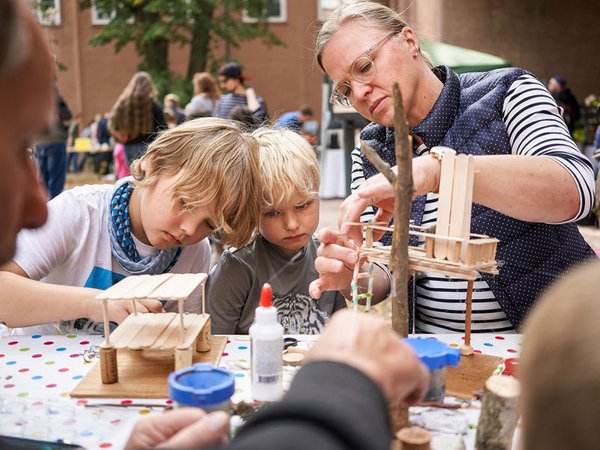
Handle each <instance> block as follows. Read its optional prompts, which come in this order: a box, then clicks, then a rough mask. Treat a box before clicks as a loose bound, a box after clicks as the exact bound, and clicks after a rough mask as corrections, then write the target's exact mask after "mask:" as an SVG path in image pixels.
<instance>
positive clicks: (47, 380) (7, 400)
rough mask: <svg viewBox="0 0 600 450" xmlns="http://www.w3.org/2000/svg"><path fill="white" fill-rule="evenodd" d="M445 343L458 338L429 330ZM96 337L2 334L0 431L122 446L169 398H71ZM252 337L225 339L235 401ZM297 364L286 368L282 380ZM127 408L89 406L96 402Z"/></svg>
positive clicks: (514, 345)
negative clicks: (140, 422) (137, 424)
mask: <svg viewBox="0 0 600 450" xmlns="http://www.w3.org/2000/svg"><path fill="white" fill-rule="evenodd" d="M295 337H296V338H298V339H299V346H300V347H301V348H310V346H311V345H312V342H313V341H314V340H315V338H316V337H314V336H295ZM434 337H436V338H438V339H439V340H441V341H443V342H445V343H447V344H449V345H451V346H458V345H460V344H461V342H462V341H461V339H462V335H460V334H451V335H450V334H448V335H434ZM521 338H522V336H521V335H508V334H507V335H494V334H473V335H472V338H471V340H472V346H473V348H474V350H475V352H482V353H485V354H490V355H494V356H500V357H503V358H508V357H515V356H518V354H519V351H520V345H521ZM101 342H102V336H91V335H68V336H41V335H33V336H8V337H4V338H2V339H0V383H1V384H0V385H1V386H2V395H1V396H0V433H3V434H16V435H22V436H25V437H33V438H38V439H51V440H52V439H57V438H63V439H67V440H71V441H73V442H76V443H79V444H81V445H83V446H85V447H86V448H92V449H107V448H115V449H116V448H122V447H123V445H124V444H125V442H126V439H127V436H128V435H129V433H130V431H131V428H132V427H133V425H134V423H135V422H136V420H137V419H139V418H140V417H141V416H145V415H148V414H156V413H159V412H161V411H162V408H161V407H135V405H136V404H140V403H143V404H153V405H159V406H163V405H168V404H170V401H169V400H168V399H160V400H144V399H109V400H102V399H93V400H92V399H90V400H87V399H71V398H69V392H71V391H72V390H73V389H74V388H75V386H76V385H77V383H78V382H79V380H81V379H82V378H83V377H84V376H85V375H86V373H87V372H88V371H89V370H90V368H91V367H92V364H94V363H95V362H96V359H94V358H93V359H92V361H91V362H87V361H86V360H85V358H84V354H85V353H86V351H89V350H90V348H91V347H92V346H94V345H99V344H100V343H101ZM249 361H250V341H249V339H248V336H228V341H227V346H226V347H225V351H224V352H223V356H222V359H221V363H220V367H223V368H226V369H229V370H231V371H232V372H233V373H234V376H235V380H236V389H235V394H234V396H233V401H234V402H239V401H242V400H243V401H250V400H251V393H250V371H249ZM295 370H296V369H293V368H286V369H285V370H284V377H283V379H284V385H286V384H289V382H290V381H291V379H292V378H293V374H294V373H295ZM106 402H108V403H111V404H122V405H129V407H128V408H117V407H115V408H112V407H103V408H90V407H85V405H86V404H87V405H90V404H98V403H106ZM461 411H464V414H465V417H466V419H467V421H468V423H469V428H470V429H469V431H468V433H467V437H466V441H467V443H468V444H470V445H469V446H468V448H472V443H473V442H474V434H475V431H474V429H473V427H472V425H476V423H477V418H478V410H476V409H465V410H461Z"/></svg>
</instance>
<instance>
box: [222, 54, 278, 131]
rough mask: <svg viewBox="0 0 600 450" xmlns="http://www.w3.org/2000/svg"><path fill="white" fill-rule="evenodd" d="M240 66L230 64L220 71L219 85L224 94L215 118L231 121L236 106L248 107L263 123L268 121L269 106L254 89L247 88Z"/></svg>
mask: <svg viewBox="0 0 600 450" xmlns="http://www.w3.org/2000/svg"><path fill="white" fill-rule="evenodd" d="M246 79H247V78H246V77H244V76H243V75H242V68H241V66H240V65H239V64H237V63H234V62H230V63H227V64H224V65H223V66H222V67H221V69H220V70H219V85H220V86H221V89H222V90H223V92H224V94H223V95H221V97H220V98H219V101H218V102H217V107H216V109H215V116H216V117H220V118H222V119H229V115H230V113H231V110H232V109H233V108H235V107H236V106H243V107H247V108H248V109H249V110H250V111H251V112H252V114H254V115H255V116H256V117H257V118H258V119H259V120H260V121H261V122H263V121H266V120H267V105H266V103H265V101H264V100H263V99H262V98H261V97H259V96H257V95H256V93H255V92H254V89H252V88H246V87H245V86H244V84H243V83H244V80H246Z"/></svg>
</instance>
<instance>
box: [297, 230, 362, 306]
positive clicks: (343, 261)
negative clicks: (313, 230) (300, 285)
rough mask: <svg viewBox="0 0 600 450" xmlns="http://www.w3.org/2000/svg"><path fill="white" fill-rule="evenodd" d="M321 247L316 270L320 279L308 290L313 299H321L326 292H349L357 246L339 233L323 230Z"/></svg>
mask: <svg viewBox="0 0 600 450" xmlns="http://www.w3.org/2000/svg"><path fill="white" fill-rule="evenodd" d="M318 239H319V242H320V243H321V245H320V246H319V249H318V250H317V258H316V259H315V268H316V269H317V272H319V278H318V279H317V280H315V281H313V282H312V283H310V286H309V288H308V292H309V294H310V296H311V297H312V298H316V299H318V298H321V294H322V293H323V292H324V291H342V292H346V291H348V288H349V286H350V282H351V281H352V272H353V270H354V264H355V263H356V261H357V258H358V253H357V252H356V251H355V248H356V245H354V243H353V242H352V241H350V240H349V239H348V238H346V237H345V236H343V235H342V234H340V233H339V232H337V231H334V230H331V229H329V228H323V229H322V230H321V231H319V233H318Z"/></svg>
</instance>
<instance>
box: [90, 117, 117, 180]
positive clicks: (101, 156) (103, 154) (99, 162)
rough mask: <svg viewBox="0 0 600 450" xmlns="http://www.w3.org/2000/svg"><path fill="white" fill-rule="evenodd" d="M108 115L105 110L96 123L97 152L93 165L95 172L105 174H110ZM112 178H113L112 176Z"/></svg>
mask: <svg viewBox="0 0 600 450" xmlns="http://www.w3.org/2000/svg"><path fill="white" fill-rule="evenodd" d="M109 117H110V113H109V112H105V113H104V114H103V115H102V116H100V118H99V119H98V122H97V125H96V140H97V142H98V147H97V149H98V152H97V153H96V154H95V155H94V159H95V166H96V167H97V170H96V173H98V174H99V175H103V176H107V175H109V174H111V175H112V170H111V166H112V161H113V157H112V153H113V149H112V145H111V134H110V130H109V129H108V119H109ZM113 180H114V178H113Z"/></svg>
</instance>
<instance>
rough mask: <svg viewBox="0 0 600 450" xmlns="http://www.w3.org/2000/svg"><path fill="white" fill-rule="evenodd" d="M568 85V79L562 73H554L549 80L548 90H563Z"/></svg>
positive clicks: (552, 91)
mask: <svg viewBox="0 0 600 450" xmlns="http://www.w3.org/2000/svg"><path fill="white" fill-rule="evenodd" d="M566 85H567V80H566V79H565V78H564V77H561V76H560V75H554V76H553V77H552V78H550V80H549V81H548V90H549V91H550V92H551V93H557V92H561V91H562V90H563V89H564V88H565V86H566Z"/></svg>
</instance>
